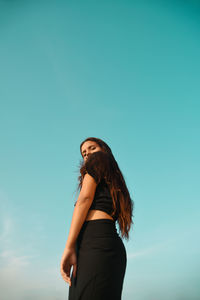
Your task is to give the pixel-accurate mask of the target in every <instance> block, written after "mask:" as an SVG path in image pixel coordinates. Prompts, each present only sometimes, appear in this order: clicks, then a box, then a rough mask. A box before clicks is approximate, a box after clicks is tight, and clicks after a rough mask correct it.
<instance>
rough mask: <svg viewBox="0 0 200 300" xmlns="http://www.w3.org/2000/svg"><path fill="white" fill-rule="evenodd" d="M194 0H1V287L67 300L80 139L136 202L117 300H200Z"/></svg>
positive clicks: (199, 47)
mask: <svg viewBox="0 0 200 300" xmlns="http://www.w3.org/2000/svg"><path fill="white" fill-rule="evenodd" d="M199 37H200V5H199V2H198V1H170V0H169V1H164V0H160V1H158V0H157V1H156V0H153V1H147V0H146V1H145V0H140V1H139V0H138V1H121V0H117V1H109V0H108V1H104V0H101V1H88V0H85V1H64V0H63V1H61V0H57V1H22V0H21V1H5V0H4V1H0V70H1V71H0V81H1V88H0V140H1V147H0V282H1V283H0V290H1V295H3V296H4V298H3V300H11V299H15V300H27V299H30V300H32V299H34V300H47V299H48V300H67V296H68V288H69V286H68V285H67V284H66V283H65V282H64V281H63V279H62V277H61V275H60V259H61V256H62V253H63V250H64V246H65V243H66V240H67V236H68V231H69V228H70V224H71V217H72V214H73V209H74V206H73V205H74V202H75V201H76V199H77V193H76V187H77V183H78V181H77V177H78V175H79V170H78V165H79V161H80V159H81V156H80V153H79V145H80V143H81V142H82V141H83V140H84V139H85V138H86V137H89V136H94V137H98V138H101V139H103V140H104V141H105V142H106V143H108V145H109V146H110V147H111V149H112V151H113V154H114V156H115V158H116V160H117V162H118V164H119V167H120V169H121V171H122V173H123V174H124V178H125V180H126V183H127V186H128V188H129V191H130V194H131V196H132V198H133V200H134V203H135V209H134V225H133V227H132V230H131V231H130V239H129V242H127V241H125V240H124V244H125V246H126V250H127V255H128V264H127V270H126V275H125V279H124V288H123V298H122V299H123V300H133V299H134V300H197V299H199V297H200V287H199V281H200V274H199V268H200V259H199V256H200V255H199V254H200V242H199V238H198V236H199V225H200V204H199V199H200V197H199V196H200V195H199V194H200V192H199V177H200V174H199V173H200V172H199V170H200V168H199V167H200V160H199V153H200V139H199V129H200V120H199V119H200V118H199V108H200V89H199V82H200V55H199V53H200V38H199Z"/></svg>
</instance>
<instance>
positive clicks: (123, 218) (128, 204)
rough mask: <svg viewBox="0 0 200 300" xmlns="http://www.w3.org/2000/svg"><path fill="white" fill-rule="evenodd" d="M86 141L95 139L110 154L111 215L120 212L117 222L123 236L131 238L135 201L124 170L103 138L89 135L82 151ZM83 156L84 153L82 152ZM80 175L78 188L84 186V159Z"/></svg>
mask: <svg viewBox="0 0 200 300" xmlns="http://www.w3.org/2000/svg"><path fill="white" fill-rule="evenodd" d="M86 141H93V142H96V143H97V144H98V145H99V146H100V147H101V149H102V150H103V151H104V152H106V153H108V154H109V157H110V158H111V159H110V163H111V170H112V171H111V172H110V174H109V178H108V177H105V181H106V183H107V184H108V186H109V189H110V194H111V196H112V200H113V208H114V210H113V213H112V214H111V216H113V215H115V213H116V212H118V219H117V222H118V224H119V231H120V234H121V237H122V238H125V239H127V240H128V239H129V231H130V228H131V224H134V222H133V220H132V218H133V208H134V202H133V200H132V199H131V197H130V194H129V191H128V188H127V186H126V183H125V180H124V177H123V175H122V172H121V171H120V169H119V166H118V164H117V162H116V160H115V158H114V156H113V154H112V151H111V149H110V147H109V146H108V145H107V144H106V143H105V142H104V141H103V140H101V139H99V138H95V137H88V138H86V139H85V140H84V141H83V142H82V143H81V144H80V152H81V148H82V145H83V144H84V143H85V142H86ZM81 156H82V153H81ZM79 169H80V175H79V176H78V180H79V184H78V190H80V189H81V187H82V181H83V177H84V175H85V170H84V161H81V162H80V166H79Z"/></svg>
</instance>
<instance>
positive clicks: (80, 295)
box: [68, 219, 127, 300]
mask: <svg viewBox="0 0 200 300" xmlns="http://www.w3.org/2000/svg"><path fill="white" fill-rule="evenodd" d="M76 253H77V273H76V277H75V278H74V277H73V275H72V274H71V283H72V284H71V286H69V296H68V300H121V296H122V288H123V282H124V275H125V271H126V264H127V256H126V249H125V246H124V244H123V242H122V239H121V237H120V236H119V234H118V232H117V229H116V224H115V222H114V221H112V220H111V219H96V220H89V221H85V222H84V223H83V226H82V228H81V231H80V233H79V236H78V238H77V242H76Z"/></svg>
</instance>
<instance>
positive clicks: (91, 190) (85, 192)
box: [65, 173, 97, 249]
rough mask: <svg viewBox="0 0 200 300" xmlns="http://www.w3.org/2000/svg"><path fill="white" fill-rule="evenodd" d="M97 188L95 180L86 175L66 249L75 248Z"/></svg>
mask: <svg viewBox="0 0 200 300" xmlns="http://www.w3.org/2000/svg"><path fill="white" fill-rule="evenodd" d="M96 186H97V184H96V182H95V180H94V178H93V177H92V176H91V175H89V174H88V173H86V174H85V176H84V178H83V182H82V188H81V191H80V194H79V196H78V199H77V202H76V206H75V208H74V212H73V216H72V221H71V226H70V230H69V235H68V239H67V242H66V246H65V249H70V248H74V247H75V243H76V239H77V237H78V234H79V232H80V230H81V227H82V225H83V223H84V221H85V219H86V216H87V213H88V210H89V208H90V206H91V204H92V201H93V199H94V195H95V190H96Z"/></svg>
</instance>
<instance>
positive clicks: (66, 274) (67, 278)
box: [60, 267, 71, 285]
mask: <svg viewBox="0 0 200 300" xmlns="http://www.w3.org/2000/svg"><path fill="white" fill-rule="evenodd" d="M60 273H61V275H62V278H63V279H64V281H66V282H67V283H69V285H71V278H70V271H69V270H67V271H64V270H63V268H62V267H61V269H60Z"/></svg>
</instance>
